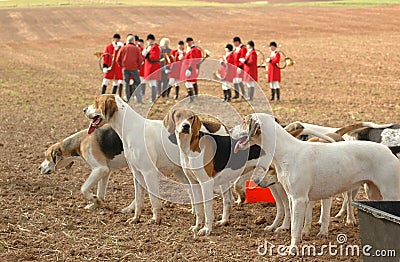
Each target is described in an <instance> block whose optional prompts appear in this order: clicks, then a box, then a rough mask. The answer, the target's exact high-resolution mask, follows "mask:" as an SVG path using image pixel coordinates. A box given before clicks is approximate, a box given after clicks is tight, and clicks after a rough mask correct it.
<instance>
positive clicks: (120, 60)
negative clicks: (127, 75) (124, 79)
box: [115, 48, 125, 67]
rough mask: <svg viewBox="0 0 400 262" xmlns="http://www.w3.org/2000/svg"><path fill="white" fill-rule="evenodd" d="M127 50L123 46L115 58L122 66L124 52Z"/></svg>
mask: <svg viewBox="0 0 400 262" xmlns="http://www.w3.org/2000/svg"><path fill="white" fill-rule="evenodd" d="M124 51H125V49H124V48H121V50H119V52H118V54H117V57H116V58H115V61H116V62H117V64H118V65H119V66H120V67H122V53H123V52H124Z"/></svg>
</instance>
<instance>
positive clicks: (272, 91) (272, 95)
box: [270, 89, 275, 101]
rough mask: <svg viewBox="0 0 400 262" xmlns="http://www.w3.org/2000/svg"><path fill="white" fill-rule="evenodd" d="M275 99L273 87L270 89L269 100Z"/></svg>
mask: <svg viewBox="0 0 400 262" xmlns="http://www.w3.org/2000/svg"><path fill="white" fill-rule="evenodd" d="M274 99H275V89H271V99H270V100H271V101H273V100H274Z"/></svg>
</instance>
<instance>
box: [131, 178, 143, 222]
mask: <svg viewBox="0 0 400 262" xmlns="http://www.w3.org/2000/svg"><path fill="white" fill-rule="evenodd" d="M133 184H134V187H135V200H134V201H135V215H134V216H133V218H132V222H133V223H139V222H140V215H141V213H142V209H143V203H144V193H145V186H146V183H145V181H144V177H143V174H142V173H141V172H140V171H137V172H134V179H133ZM132 203H133V201H132ZM132 203H131V204H132Z"/></svg>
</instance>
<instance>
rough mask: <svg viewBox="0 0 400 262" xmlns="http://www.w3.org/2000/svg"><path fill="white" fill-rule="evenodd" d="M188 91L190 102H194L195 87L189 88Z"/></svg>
mask: <svg viewBox="0 0 400 262" xmlns="http://www.w3.org/2000/svg"><path fill="white" fill-rule="evenodd" d="M187 92H188V96H189V103H192V102H193V89H192V88H189V89H188V91H187Z"/></svg>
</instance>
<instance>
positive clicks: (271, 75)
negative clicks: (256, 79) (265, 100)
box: [267, 42, 281, 100]
mask: <svg viewBox="0 0 400 262" xmlns="http://www.w3.org/2000/svg"><path fill="white" fill-rule="evenodd" d="M277 46H278V45H277V44H276V42H271V43H270V44H269V48H270V49H271V55H270V57H269V58H267V63H268V82H269V87H270V88H271V100H274V98H275V94H276V99H277V100H280V99H281V91H280V86H279V82H280V81H281V69H280V68H279V67H278V64H279V61H280V60H281V55H280V53H279V52H278V50H276V48H277Z"/></svg>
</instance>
